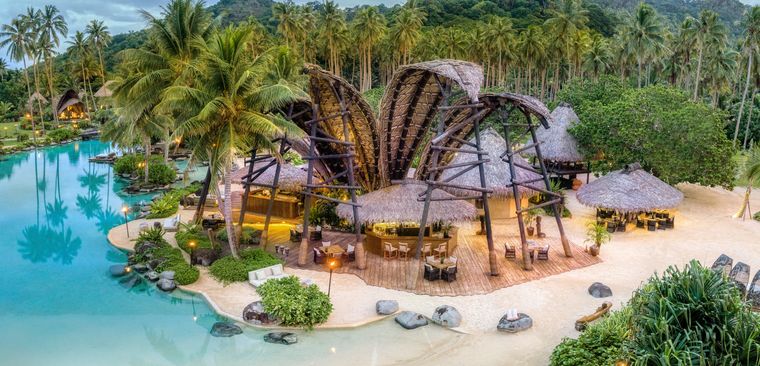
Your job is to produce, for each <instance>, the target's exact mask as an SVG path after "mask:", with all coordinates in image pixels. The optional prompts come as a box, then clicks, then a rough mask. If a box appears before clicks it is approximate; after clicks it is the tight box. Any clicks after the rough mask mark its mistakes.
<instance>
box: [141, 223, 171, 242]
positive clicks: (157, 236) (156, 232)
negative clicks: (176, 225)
mask: <svg viewBox="0 0 760 366" xmlns="http://www.w3.org/2000/svg"><path fill="white" fill-rule="evenodd" d="M164 233H165V232H164V229H162V228H160V227H158V228H157V227H151V228H150V229H148V230H144V231H141V232H140V234H138V235H137V241H136V243H137V244H136V245H135V247H138V246H139V245H142V244H143V243H153V244H157V245H162V244H166V245H168V244H169V243H168V242H167V241H166V239H164Z"/></svg>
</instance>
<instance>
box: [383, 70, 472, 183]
mask: <svg viewBox="0 0 760 366" xmlns="http://www.w3.org/2000/svg"><path fill="white" fill-rule="evenodd" d="M438 80H440V81H441V82H444V81H446V80H449V81H451V82H452V83H453V84H454V86H458V87H459V88H460V89H462V90H463V91H464V92H465V94H466V95H467V98H466V99H467V100H468V102H474V101H477V100H478V91H479V90H480V87H481V85H482V83H483V69H482V68H481V67H480V66H478V65H476V64H473V63H470V62H464V61H457V60H436V61H428V62H421V63H417V64H412V65H406V66H402V67H401V68H399V69H398V71H396V73H394V74H393V78H392V79H391V81H390V83H389V84H388V87H386V89H385V94H384V95H383V99H382V102H381V104H380V117H379V125H380V127H379V129H378V134H379V138H380V156H379V160H380V169H381V174H382V177H383V184H384V185H387V184H390V181H392V180H398V179H404V178H405V177H406V174H407V171H408V169H409V167H410V166H411V164H412V160H413V159H414V155H415V154H416V153H417V150H418V149H419V147H420V146H421V145H422V143H423V142H424V139H425V138H426V137H427V135H428V130H429V127H430V125H431V123H433V120H434V119H435V117H436V114H437V111H438V107H439V105H440V103H441V101H442V99H443V95H442V90H441V86H440V85H439V82H438Z"/></svg>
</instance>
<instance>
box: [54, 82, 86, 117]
mask: <svg viewBox="0 0 760 366" xmlns="http://www.w3.org/2000/svg"><path fill="white" fill-rule="evenodd" d="M53 105H55V113H56V114H57V115H58V120H59V121H69V120H78V119H82V118H86V117H87V114H86V112H85V105H84V103H82V100H81V99H80V96H79V94H77V92H76V91H74V90H73V89H69V90H66V92H64V93H63V94H61V95H60V96H59V97H58V98H56V100H55V101H54V103H53Z"/></svg>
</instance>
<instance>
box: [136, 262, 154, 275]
mask: <svg viewBox="0 0 760 366" xmlns="http://www.w3.org/2000/svg"><path fill="white" fill-rule="evenodd" d="M132 269H133V270H135V272H137V273H145V272H148V271H149V270H150V268H148V266H147V265H146V264H145V263H137V264H135V265H134V266H132Z"/></svg>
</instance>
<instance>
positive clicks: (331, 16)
mask: <svg viewBox="0 0 760 366" xmlns="http://www.w3.org/2000/svg"><path fill="white" fill-rule="evenodd" d="M317 23H318V24H319V25H318V28H319V30H318V31H319V37H320V39H321V41H322V42H323V43H324V47H325V51H326V53H327V54H326V55H325V56H326V59H327V68H328V69H329V70H330V72H332V73H333V74H335V75H338V76H340V74H341V53H342V51H343V48H344V47H345V46H346V43H347V41H348V39H347V37H348V28H347V26H346V16H345V14H344V13H343V11H342V10H340V8H339V7H338V5H337V4H336V3H335V2H333V1H332V0H326V1H325V4H324V6H323V7H322V9H321V10H320V12H319V16H318V20H317Z"/></svg>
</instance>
